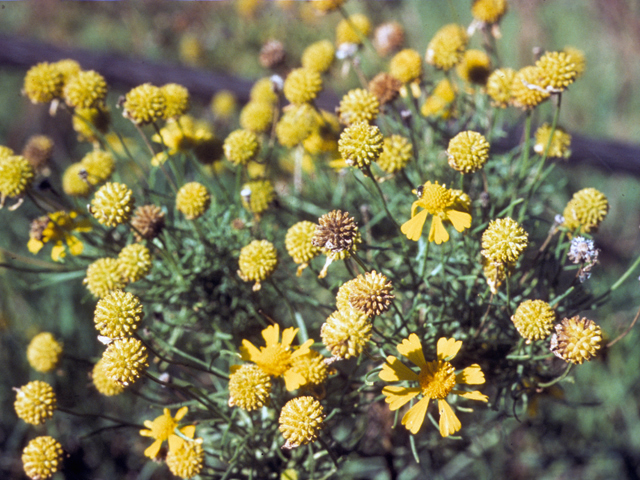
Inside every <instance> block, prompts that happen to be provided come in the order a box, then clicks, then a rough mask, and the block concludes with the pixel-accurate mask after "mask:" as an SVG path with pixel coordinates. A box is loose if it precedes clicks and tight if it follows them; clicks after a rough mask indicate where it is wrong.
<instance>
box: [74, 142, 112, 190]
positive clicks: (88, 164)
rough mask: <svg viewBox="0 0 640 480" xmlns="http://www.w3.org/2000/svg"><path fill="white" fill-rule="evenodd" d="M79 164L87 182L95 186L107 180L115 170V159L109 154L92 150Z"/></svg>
mask: <svg viewBox="0 0 640 480" xmlns="http://www.w3.org/2000/svg"><path fill="white" fill-rule="evenodd" d="M80 164H81V165H82V166H83V167H84V169H85V170H86V171H87V181H88V182H89V183H90V184H91V185H97V184H98V183H102V182H105V181H107V180H109V177H110V176H111V174H112V173H113V170H114V168H115V159H114V158H113V155H111V154H110V153H109V152H105V151H102V150H93V151H92V152H89V153H87V154H86V155H85V156H84V157H82V160H80Z"/></svg>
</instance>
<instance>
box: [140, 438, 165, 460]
mask: <svg viewBox="0 0 640 480" xmlns="http://www.w3.org/2000/svg"><path fill="white" fill-rule="evenodd" d="M161 445H162V441H161V440H156V441H155V442H153V443H152V444H151V445H149V447H147V449H146V450H145V451H144V455H145V457H149V458H152V459H153V458H156V457H157V456H158V453H159V452H160V446H161Z"/></svg>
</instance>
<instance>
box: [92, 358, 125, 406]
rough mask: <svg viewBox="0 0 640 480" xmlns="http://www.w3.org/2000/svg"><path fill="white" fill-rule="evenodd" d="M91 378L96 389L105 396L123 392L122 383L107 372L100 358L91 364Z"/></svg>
mask: <svg viewBox="0 0 640 480" xmlns="http://www.w3.org/2000/svg"><path fill="white" fill-rule="evenodd" d="M91 380H92V381H93V386H94V387H96V390H98V392H100V393H101V394H102V395H104V396H106V397H113V396H115V395H120V394H121V393H122V392H124V388H125V387H124V385H122V384H120V383H118V382H116V381H115V380H113V379H112V378H111V377H110V376H109V375H108V374H107V371H106V370H105V365H104V360H103V359H102V358H101V359H100V360H98V362H97V363H96V364H95V365H94V366H93V370H92V371H91Z"/></svg>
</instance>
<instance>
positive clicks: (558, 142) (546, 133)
mask: <svg viewBox="0 0 640 480" xmlns="http://www.w3.org/2000/svg"><path fill="white" fill-rule="evenodd" d="M535 137H536V143H535V145H534V146H533V149H534V150H535V151H536V153H538V154H540V155H543V154H544V151H545V149H546V148H547V145H548V144H549V140H551V144H550V145H549V150H548V151H547V156H548V157H551V158H569V157H570V156H571V149H570V148H569V147H571V135H570V134H568V133H567V132H565V131H564V130H563V129H562V128H560V127H556V129H555V130H554V132H553V138H551V125H549V124H548V123H545V124H544V125H542V126H541V127H540V128H538V130H536V134H535Z"/></svg>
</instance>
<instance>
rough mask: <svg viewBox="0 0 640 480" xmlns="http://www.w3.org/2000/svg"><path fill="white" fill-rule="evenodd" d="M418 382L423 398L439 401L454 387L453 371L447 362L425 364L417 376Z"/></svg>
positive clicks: (454, 377) (439, 361)
mask: <svg viewBox="0 0 640 480" xmlns="http://www.w3.org/2000/svg"><path fill="white" fill-rule="evenodd" d="M418 382H419V383H420V388H421V389H422V394H423V395H424V396H425V397H428V398H433V399H438V400H441V399H443V398H445V397H446V396H447V395H449V393H450V392H451V390H453V387H455V385H456V376H455V369H454V368H453V365H451V364H450V363H449V362H444V361H441V360H438V361H435V362H427V365H426V366H425V367H423V368H422V369H421V371H420V374H419V375H418Z"/></svg>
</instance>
